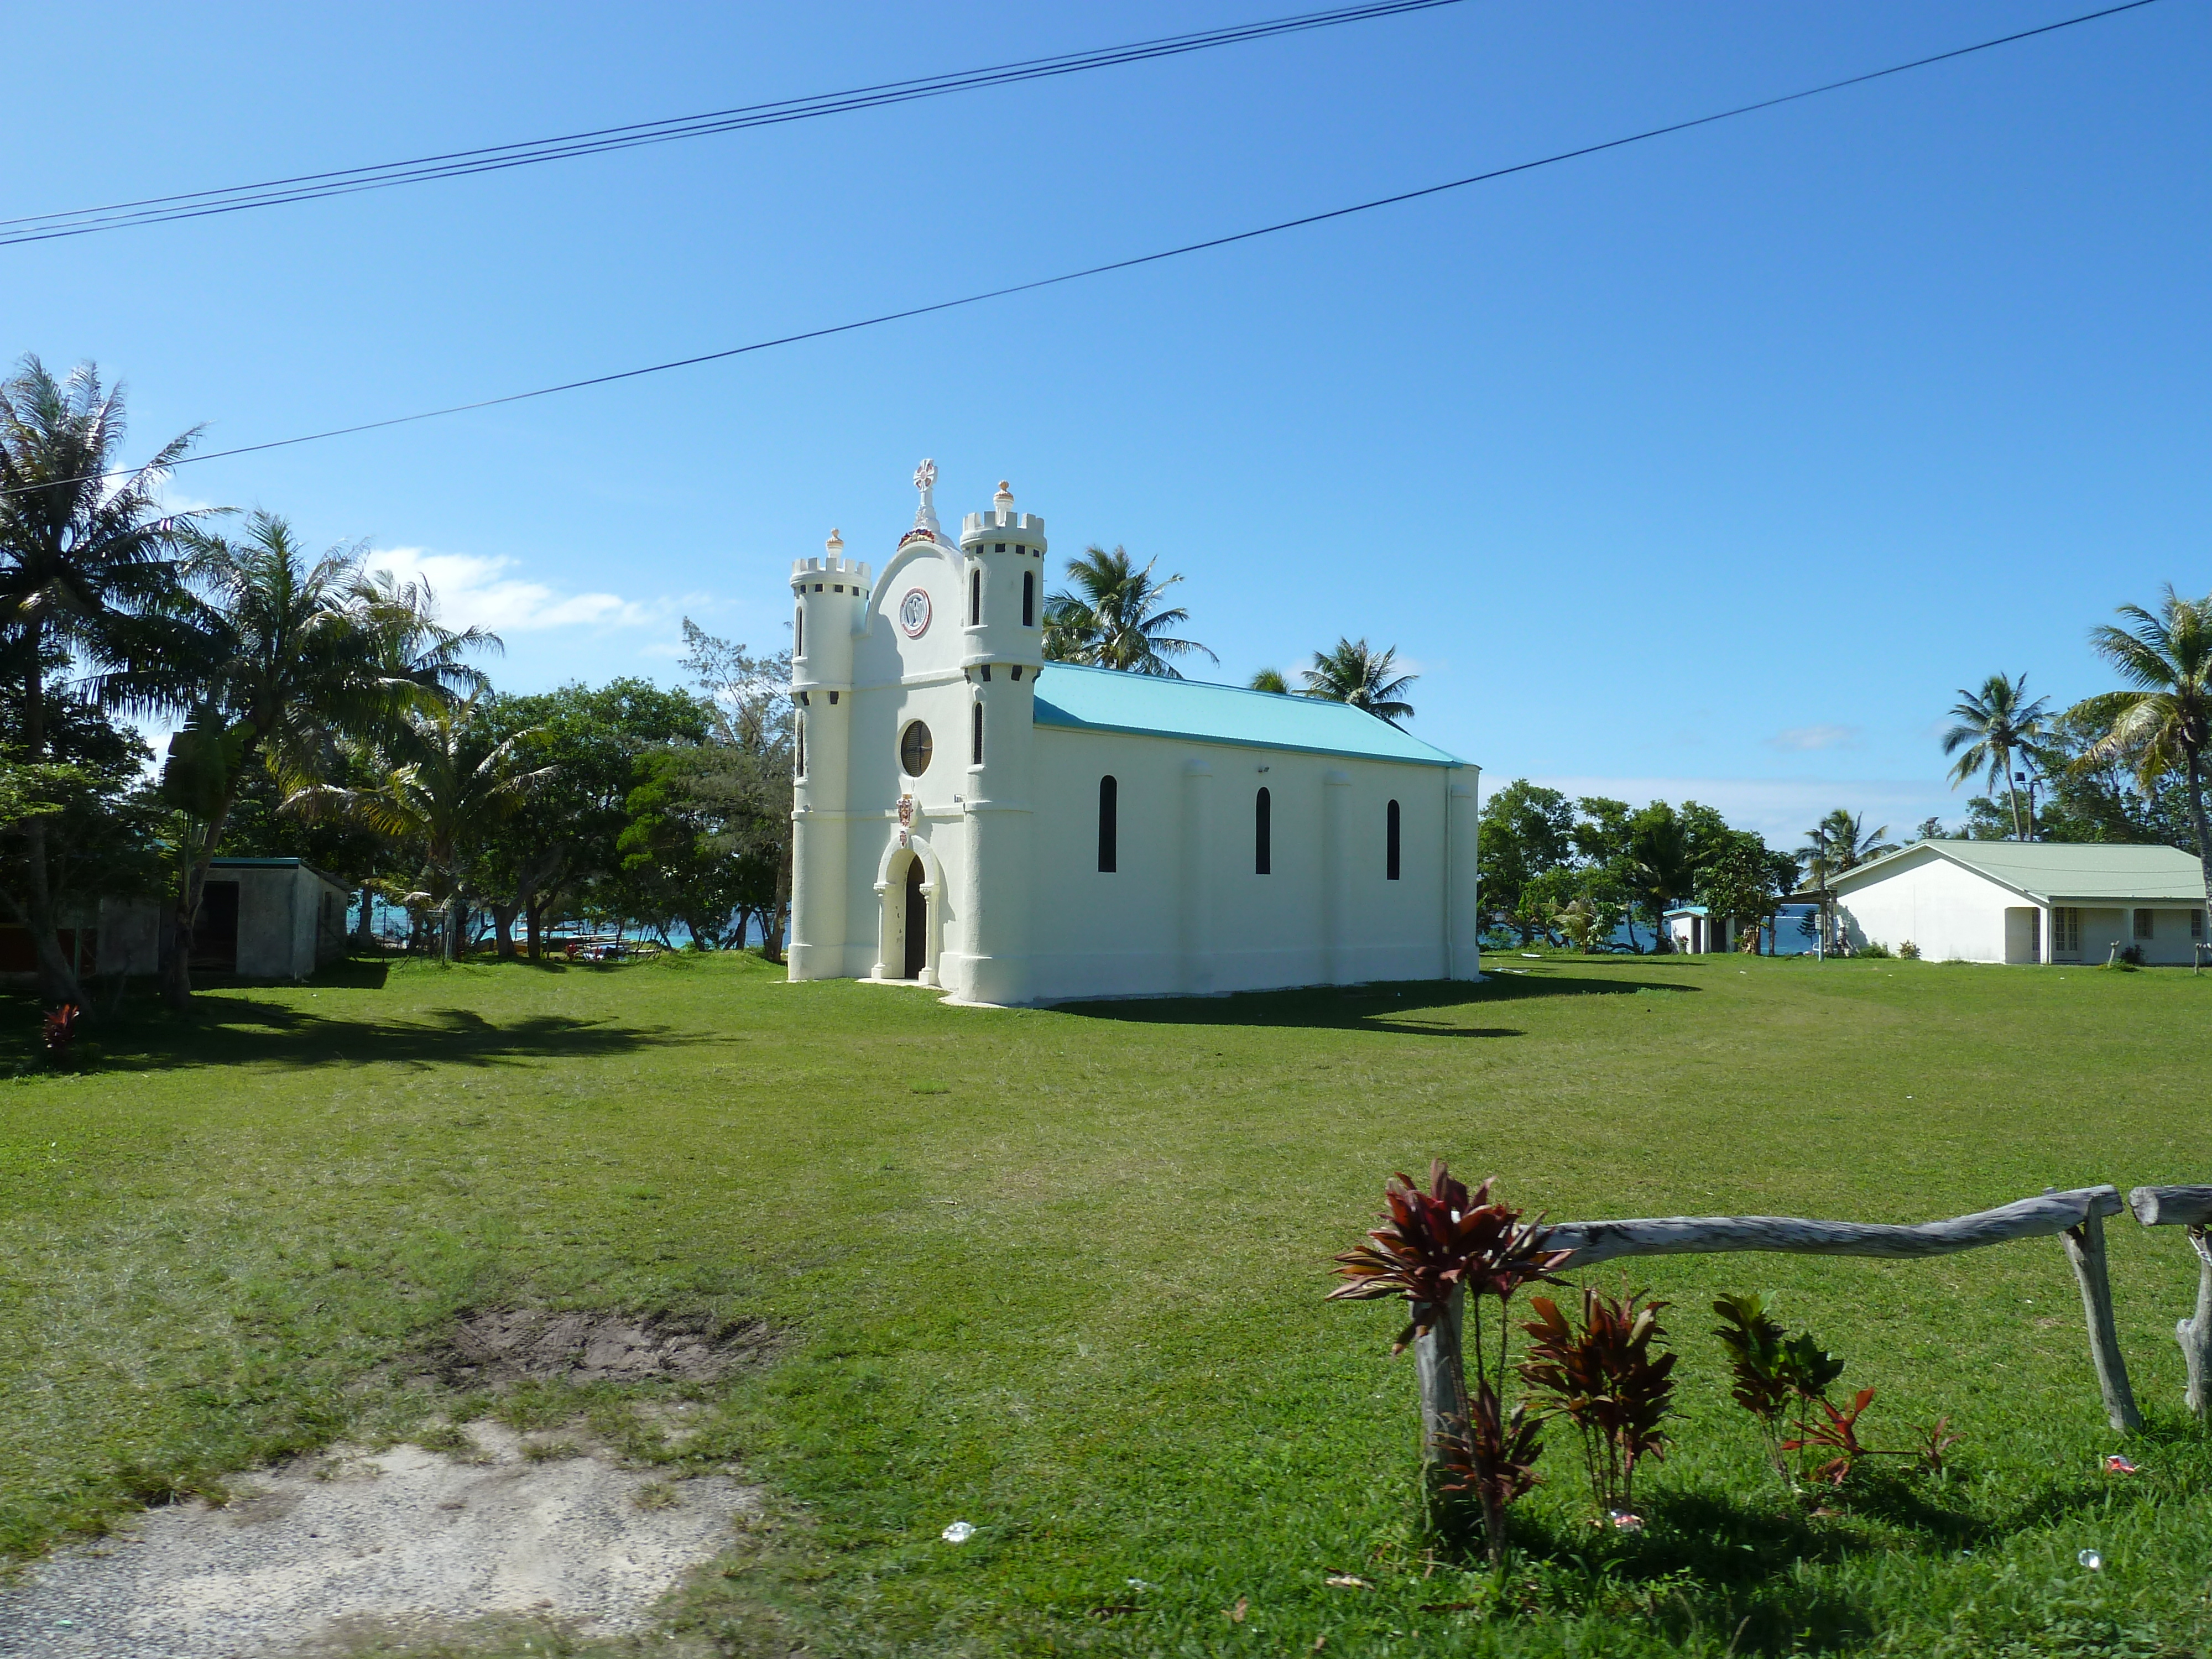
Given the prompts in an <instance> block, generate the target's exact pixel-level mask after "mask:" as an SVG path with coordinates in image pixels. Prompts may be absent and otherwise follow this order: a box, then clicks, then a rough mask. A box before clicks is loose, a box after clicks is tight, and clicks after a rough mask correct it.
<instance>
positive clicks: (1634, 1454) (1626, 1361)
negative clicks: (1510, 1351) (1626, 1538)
mask: <svg viewBox="0 0 2212 1659" xmlns="http://www.w3.org/2000/svg"><path fill="white" fill-rule="evenodd" d="M1648 1294H1649V1292H1647V1291H1624V1292H1623V1293H1622V1294H1621V1295H1620V1297H1610V1296H1607V1295H1606V1294H1605V1293H1604V1292H1603V1291H1599V1290H1597V1289H1595V1288H1594V1287H1590V1286H1584V1287H1583V1296H1582V1318H1581V1320H1580V1322H1573V1321H1571V1320H1569V1319H1568V1317H1567V1316H1566V1315H1565V1314H1564V1313H1562V1312H1561V1311H1560V1310H1559V1304H1558V1303H1557V1302H1556V1301H1554V1300H1553V1298H1552V1297H1545V1296H1532V1297H1529V1298H1528V1305H1529V1306H1530V1308H1532V1309H1533V1310H1534V1311H1535V1314H1536V1317H1535V1318H1534V1320H1532V1321H1530V1322H1528V1323H1527V1324H1524V1325H1523V1326H1522V1330H1523V1331H1525V1332H1526V1333H1528V1336H1529V1337H1530V1338H1531V1339H1532V1346H1530V1348H1529V1351H1528V1358H1525V1359H1523V1360H1522V1362H1521V1365H1520V1371H1521V1377H1522V1381H1523V1382H1525V1383H1528V1386H1529V1387H1530V1388H1532V1389H1535V1390H1536V1392H1537V1396H1538V1400H1539V1402H1540V1403H1539V1410H1540V1412H1541V1413H1542V1414H1543V1415H1545V1416H1553V1415H1557V1416H1563V1417H1565V1419H1567V1420H1568V1421H1569V1422H1570V1423H1571V1424H1573V1425H1574V1426H1575V1429H1576V1431H1577V1432H1578V1433H1579V1434H1580V1435H1581V1437H1582V1443H1583V1466H1584V1468H1586V1469H1587V1471H1588V1472H1589V1483H1590V1498H1591V1500H1592V1502H1594V1503H1595V1504H1596V1506H1597V1511H1598V1514H1599V1515H1600V1516H1604V1515H1606V1514H1607V1512H1608V1511H1610V1510H1631V1509H1632V1508H1633V1507H1634V1506H1635V1501H1636V1466H1637V1464H1638V1463H1639V1462H1642V1461H1643V1460H1644V1459H1645V1458H1647V1457H1648V1458H1650V1459H1651V1460H1653V1461H1654V1462H1659V1461H1662V1460H1663V1459H1664V1458H1665V1457H1666V1455H1667V1439H1668V1437H1667V1433H1666V1431H1665V1430H1664V1429H1662V1427H1661V1426H1660V1425H1662V1423H1663V1422H1664V1421H1665V1420H1666V1419H1667V1417H1668V1413H1671V1412H1672V1411H1673V1409H1674V1377H1673V1375H1672V1373H1673V1371H1674V1358H1675V1357H1674V1355H1673V1354H1671V1353H1664V1352H1662V1353H1659V1354H1656V1355H1655V1354H1654V1353H1653V1352H1651V1345H1652V1343H1653V1342H1654V1341H1655V1340H1657V1339H1658V1338H1660V1337H1662V1336H1664V1335H1666V1334H1667V1332H1666V1328H1665V1327H1663V1326H1662V1325H1661V1324H1660V1323H1659V1310H1661V1309H1662V1308H1664V1307H1666V1306H1668V1304H1666V1303H1664V1302H1653V1301H1644V1300H1643V1299H1642V1298H1643V1297H1645V1296H1647V1295H1648Z"/></svg>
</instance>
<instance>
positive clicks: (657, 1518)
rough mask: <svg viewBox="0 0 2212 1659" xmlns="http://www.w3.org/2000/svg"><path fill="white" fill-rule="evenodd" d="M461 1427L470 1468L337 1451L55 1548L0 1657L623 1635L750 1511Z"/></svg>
mask: <svg viewBox="0 0 2212 1659" xmlns="http://www.w3.org/2000/svg"><path fill="white" fill-rule="evenodd" d="M469 1432H470V1433H471V1436H472V1437H473V1438H474V1439H475V1440H476V1442H477V1445H478V1446H479V1447H480V1448H481V1449H482V1451H483V1461H481V1462H459V1461H456V1460H455V1459H453V1458H451V1457H447V1456H445V1455H441V1454H438V1453H435V1452H428V1451H423V1450H422V1449H419V1448H417V1447H414V1446H396V1447H393V1448H392V1449H390V1450H388V1451H384V1452H378V1453H374V1454H371V1453H367V1452H362V1451H359V1450H351V1451H349V1450H347V1449H338V1450H337V1451H335V1452H333V1453H332V1454H331V1455H326V1456H322V1457H317V1458H313V1459H309V1460H304V1461H302V1462H297V1463H293V1464H288V1465H286V1466H284V1467H283V1468H277V1469H273V1470H270V1471H268V1472H266V1473H265V1474H262V1475H260V1476H258V1477H256V1478H255V1479H254V1480H253V1481H252V1486H251V1490H250V1492H247V1493H246V1495H242V1496H240V1497H239V1498H236V1499H234V1501H233V1502H232V1503H231V1504H228V1506H226V1507H224V1508H222V1509H210V1508H209V1507H208V1506H207V1505H205V1504H181V1505H179V1506H178V1507H176V1508H174V1509H167V1510H153V1511H150V1512H149V1513H148V1514H146V1515H145V1516H143V1517H141V1518H140V1520H139V1521H138V1522H137V1524H136V1525H135V1526H134V1527H133V1528H131V1530H130V1531H129V1532H128V1533H126V1534H120V1535H118V1536H117V1537H114V1538H111V1539H108V1540H106V1541H102V1542H101V1543H100V1544H97V1545H88V1546H83V1547H78V1548H76V1549H73V1550H69V1551H64V1552H62V1553H58V1554H57V1555H55V1556H54V1557H53V1558H52V1559H51V1560H48V1561H46V1562H43V1563H40V1565H37V1566H36V1567H34V1568H33V1569H32V1571H31V1576H30V1579H29V1582H28V1583H27V1584H24V1585H21V1586H19V1587H15V1588H10V1589H0V1655H5V1656H8V1659H15V1656H19V1655H20V1656H33V1655H36V1656H39V1659H242V1656H267V1655H277V1654H282V1653H284V1652H286V1651H288V1650H297V1649H300V1648H301V1647H303V1646H307V1645H309V1644H317V1643H319V1642H321V1641H323V1640H325V1639H327V1638H329V1637H330V1636H331V1634H332V1633H333V1632H335V1631H338V1630H343V1629H345V1628H348V1627H355V1626H361V1625H362V1624H363V1623H364V1622H365V1623H367V1624H368V1626H372V1627H373V1626H376V1625H378V1624H388V1625H391V1626H398V1627H400V1628H403V1629H404V1628H408V1627H417V1626H419V1627H424V1628H435V1627H438V1626H444V1625H449V1624H452V1623H454V1622H458V1621H461V1620H470V1619H476V1618H481V1617H483V1616H486V1615H489V1614H509V1615H513V1614H525V1615H530V1614H535V1615H542V1616H544V1617H545V1618H548V1619H554V1620H562V1621H565V1622H568V1623H570V1624H572V1625H573V1626H574V1627H575V1628H577V1629H578V1630H579V1631H580V1632H585V1633H590V1634H611V1633H614V1632H622V1631H629V1630H635V1629H639V1628H641V1627H643V1626H646V1625H647V1624H649V1623H650V1620H651V1613H652V1609H653V1604H654V1602H655V1601H658V1600H659V1597H660V1596H661V1595H663V1594H664V1593H665V1591H667V1590H668V1589H671V1587H673V1586H674V1584H675V1583H676V1582H677V1581H678V1578H679V1577H682V1575H683V1574H684V1571H686V1570H687V1569H688V1568H690V1567H691V1566H693V1565H696V1564H697V1563H699V1562H702V1561H704V1560H706V1559H708V1558H710V1557H712V1556H714V1554H716V1553H718V1552H720V1550H721V1549H722V1548H724V1547H726V1545H727V1544H728V1542H729V1541H730V1538H731V1525H732V1521H733V1519H734V1518H735V1517H737V1516H740V1515H744V1514H747V1513H750V1512H753V1511H754V1510H757V1494H756V1492H754V1491H753V1490H752V1489H750V1488H748V1487H744V1486H739V1485H738V1484H737V1483H736V1482H735V1481H733V1480H726V1479H723V1478H721V1477H719V1476H707V1477H702V1478H700V1479H696V1480H685V1481H682V1482H678V1483H673V1484H670V1485H665V1486H663V1485H659V1484H656V1483H655V1481H654V1478H653V1475H652V1474H649V1473H647V1472H644V1471H641V1470H635V1469H625V1468H619V1467H617V1465H616V1464H614V1463H612V1462H609V1461H606V1460H605V1459H602V1458H600V1457H597V1456H591V1455H579V1456H573V1457H562V1458H558V1459H552V1460H548V1461H542V1462H533V1461H531V1460H529V1459H527V1458H526V1457H525V1456H524V1455H523V1443H522V1442H521V1440H520V1439H519V1438H518V1437H516V1436H515V1435H513V1434H512V1433H510V1432H508V1431H506V1430H504V1429H501V1428H500V1427H498V1426H497V1425H489V1424H483V1423H478V1424H474V1425H471V1426H470V1430H469ZM648 1488H649V1489H648ZM641 1495H642V1498H643V1502H642V1503H641V1501H640V1500H641Z"/></svg>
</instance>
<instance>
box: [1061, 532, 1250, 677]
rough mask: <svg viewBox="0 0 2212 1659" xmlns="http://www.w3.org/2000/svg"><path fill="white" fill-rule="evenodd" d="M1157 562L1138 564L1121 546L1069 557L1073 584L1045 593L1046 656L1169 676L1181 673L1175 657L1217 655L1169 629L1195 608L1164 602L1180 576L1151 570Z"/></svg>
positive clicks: (1087, 550) (1214, 659) (1211, 659)
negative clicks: (1154, 572) (1142, 565)
mask: <svg viewBox="0 0 2212 1659" xmlns="http://www.w3.org/2000/svg"><path fill="white" fill-rule="evenodd" d="M1158 562H1159V561H1158V559H1154V560H1153V561H1152V562H1151V563H1149V564H1147V565H1146V566H1145V568H1143V569H1141V570H1139V569H1138V568H1137V567H1136V565H1135V563H1134V562H1133V561H1132V560H1131V559H1130V557H1129V554H1128V550H1127V549H1125V548H1120V547H1117V548H1115V550H1113V551H1112V552H1111V553H1109V552H1108V551H1107V550H1105V549H1104V548H1103V547H1095V546H1094V547H1087V548H1085V550H1083V556H1081V557H1080V558H1075V559H1070V560H1069V561H1068V562H1067V575H1068V580H1070V581H1071V582H1072V583H1073V586H1070V587H1064V588H1060V589H1058V590H1057V591H1055V592H1052V593H1050V594H1048V595H1047V596H1046V599H1045V605H1044V654H1045V660H1046V661H1048V662H1073V663H1084V664H1087V665H1090V666H1091V667H1093V668H1118V669H1120V670H1121V671H1123V672H1124V673H1129V674H1150V675H1152V676H1155V677H1156V678H1162V679H1170V680H1179V679H1181V678H1182V674H1181V673H1179V672H1178V671H1176V667H1175V665H1174V661H1173V659H1177V658H1182V657H1188V656H1192V655H1196V656H1201V657H1204V658H1205V659H1206V660H1207V661H1209V662H1218V661H1219V660H1220V659H1218V657H1216V656H1215V655H1214V654H1213V653H1212V652H1211V651H1209V650H1207V649H1206V647H1204V646H1202V645H1200V644H1199V643H1198V641H1195V640H1186V639H1180V638H1177V637H1176V636H1175V635H1171V634H1170V633H1169V632H1168V630H1169V629H1171V628H1180V627H1182V625H1183V624H1184V623H1188V621H1189V620H1190V612H1189V611H1186V610H1184V609H1183V608H1182V607H1181V606H1180V605H1175V606H1170V605H1163V603H1162V600H1163V599H1164V597H1165V595H1166V593H1167V591H1168V590H1169V589H1170V588H1171V587H1173V586H1175V585H1176V583H1177V582H1179V581H1181V580H1182V577H1181V576H1166V577H1156V576H1154V575H1153V574H1152V568H1153V566H1154V565H1157V564H1158Z"/></svg>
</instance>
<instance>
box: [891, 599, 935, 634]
mask: <svg viewBox="0 0 2212 1659" xmlns="http://www.w3.org/2000/svg"><path fill="white" fill-rule="evenodd" d="M898 623H899V627H900V628H901V629H902V630H903V631H904V632H905V634H906V636H907V638H908V639H910V640H918V639H920V638H921V636H922V635H924V634H927V632H929V595H928V594H927V593H925V592H922V591H921V589H920V588H919V587H915V588H909V589H908V590H907V596H906V597H905V598H904V599H901V600H900V601H899V608H898Z"/></svg>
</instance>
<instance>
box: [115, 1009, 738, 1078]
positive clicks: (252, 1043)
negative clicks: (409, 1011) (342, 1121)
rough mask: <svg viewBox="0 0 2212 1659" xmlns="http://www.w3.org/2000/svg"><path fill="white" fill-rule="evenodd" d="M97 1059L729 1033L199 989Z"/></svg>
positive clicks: (273, 1055) (333, 1053)
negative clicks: (351, 1009) (364, 1014)
mask: <svg viewBox="0 0 2212 1659" xmlns="http://www.w3.org/2000/svg"><path fill="white" fill-rule="evenodd" d="M100 1036H101V1042H102V1046H103V1047H104V1048H105V1049H106V1066H108V1067H111V1068H114V1069H118V1070H131V1071H173V1070H180V1069H185V1068H190V1067H193V1066H234V1065H251V1064H258V1063H263V1062H268V1061H275V1062H276V1063H278V1064H281V1065H291V1066H362V1065H368V1064H378V1065H386V1066H392V1065H397V1066H407V1067H410V1068H414V1069H418V1070H420V1069H427V1068H428V1067H430V1066H513V1065H520V1064H524V1063H526V1062H529V1061H533V1060H600V1059H606V1058H609V1057H611V1056H615V1055H620V1054H637V1053H640V1052H641V1051H642V1050H645V1049H647V1048H690V1047H696V1046H699V1045H702V1044H708V1043H718V1042H728V1041H731V1040H732V1039H729V1038H726V1037H724V1036H720V1035H718V1034H715V1033H713V1032H688V1031H678V1030H676V1029H675V1028H674V1027H672V1026H668V1025H635V1024H623V1023H620V1022H617V1021H614V1020H608V1019H580V1018H574V1017H572V1016H569V1015H566V1014H530V1015H525V1016H522V1017H520V1018H514V1019H510V1020H491V1019H487V1018H484V1016H483V1015H482V1014H480V1013H477V1012H476V1011H474V1010H473V1009H468V1008H439V1009H433V1010H430V1011H428V1012H427V1014H425V1015H424V1016H422V1017H421V1018H414V1019H407V1020H400V1019H391V1018H379V1019H376V1020H374V1021H368V1020H359V1019H343V1018H326V1017H325V1016H323V1015H321V1014H319V1013H316V1012H312V1011H309V1010H304V1009H300V1008H295V1007H288V1006H284V1005H283V1004H279V1003H270V1002H263V1001H258V1000H252V999H250V998H246V997H235V996H224V995H222V994H219V993H215V994H206V993H204V994H200V995H197V996H196V997H194V998H193V1000H192V1011H191V1013H190V1014H187V1015H184V1016H181V1017H180V1016H175V1015H171V1014H167V1013H166V1012H164V1013H161V1014H159V1015H153V1014H142V1015H141V1016H139V1017H138V1018H133V1019H130V1020H127V1021H124V1022H118V1024H114V1025H111V1026H107V1027H105V1028H103V1030H102V1031H101V1033H100Z"/></svg>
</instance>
